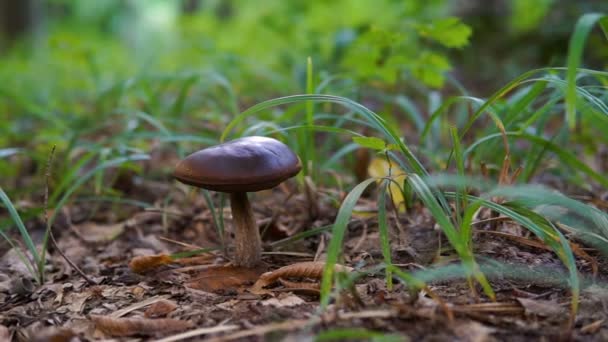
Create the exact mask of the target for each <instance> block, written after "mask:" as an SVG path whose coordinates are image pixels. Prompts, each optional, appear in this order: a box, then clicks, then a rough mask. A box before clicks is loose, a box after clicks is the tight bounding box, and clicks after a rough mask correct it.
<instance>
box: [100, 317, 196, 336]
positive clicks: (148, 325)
mask: <svg viewBox="0 0 608 342" xmlns="http://www.w3.org/2000/svg"><path fill="white" fill-rule="evenodd" d="M91 320H92V321H93V322H94V323H95V326H96V327H97V329H99V330H101V331H103V332H104V333H106V334H108V335H110V336H131V335H150V334H155V333H159V332H172V331H180V330H186V329H188V328H191V327H192V326H193V324H192V323H191V322H188V321H182V320H179V319H173V318H158V319H152V318H113V317H109V316H99V315H91Z"/></svg>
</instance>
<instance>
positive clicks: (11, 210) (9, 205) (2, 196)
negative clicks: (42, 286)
mask: <svg viewBox="0 0 608 342" xmlns="http://www.w3.org/2000/svg"><path fill="white" fill-rule="evenodd" d="M0 201H2V204H4V207H5V208H6V209H7V210H8V214H9V215H10V217H11V219H12V220H13V222H14V223H15V225H16V226H17V229H18V230H19V234H21V238H22V239H23V243H25V246H26V247H27V249H28V250H29V251H30V253H32V257H33V258H34V262H35V264H36V265H39V264H40V260H41V257H40V254H39V253H38V250H37V249H36V245H35V244H34V241H32V237H31V236H30V233H29V232H28V231H27V228H25V225H24V224H23V221H22V220H21V216H19V213H18V212H17V209H16V208H15V206H14V205H13V202H11V199H10V198H9V197H8V195H7V194H6V193H5V192H4V190H3V189H2V187H0ZM35 274H38V273H35ZM36 280H37V281H38V282H39V283H40V282H41V279H38V278H37V279H36Z"/></svg>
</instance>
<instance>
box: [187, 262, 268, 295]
mask: <svg viewBox="0 0 608 342" xmlns="http://www.w3.org/2000/svg"><path fill="white" fill-rule="evenodd" d="M262 272H264V270H263V269H262V268H248V267H240V266H216V267H210V268H207V269H204V270H202V271H201V272H199V273H198V274H197V275H193V277H192V279H191V280H190V281H188V282H187V283H186V287H188V288H192V289H197V290H203V291H205V292H220V291H222V292H223V291H226V290H230V289H237V288H239V287H241V286H243V285H249V284H251V283H253V282H254V281H255V280H256V279H258V278H259V276H260V274H262Z"/></svg>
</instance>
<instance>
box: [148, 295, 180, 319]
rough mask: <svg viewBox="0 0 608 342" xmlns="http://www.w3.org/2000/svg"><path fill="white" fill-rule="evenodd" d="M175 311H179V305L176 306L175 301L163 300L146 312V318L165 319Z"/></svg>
mask: <svg viewBox="0 0 608 342" xmlns="http://www.w3.org/2000/svg"><path fill="white" fill-rule="evenodd" d="M175 309H177V304H175V302H174V301H171V300H167V299H162V300H159V301H158V302H156V303H154V304H152V305H150V306H149V307H148V308H147V309H146V311H144V316H145V317H146V318H157V317H164V316H167V315H168V314H169V313H171V312H172V311H174V310H175Z"/></svg>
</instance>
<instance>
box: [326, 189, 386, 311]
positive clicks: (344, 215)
mask: <svg viewBox="0 0 608 342" xmlns="http://www.w3.org/2000/svg"><path fill="white" fill-rule="evenodd" d="M375 181H376V180H375V179H374V178H370V179H366V180H365V181H363V182H361V183H359V184H358V185H357V186H355V187H354V188H353V189H352V190H351V191H350V192H349V193H348V195H347V196H346V198H345V199H344V201H343V202H342V205H341V206H340V210H339V211H338V216H336V221H335V222H334V225H333V229H332V237H331V240H330V241H329V246H328V247H327V259H326V261H325V269H324V270H323V279H322V280H321V301H320V302H321V307H322V308H324V307H326V306H327V304H329V299H330V298H329V294H330V292H331V285H332V283H333V279H334V267H335V265H336V263H337V262H338V257H339V255H340V252H341V251H342V242H343V240H344V233H345V232H346V227H347V226H348V222H349V221H350V217H351V215H352V213H353V209H354V208H355V205H356V204H357V201H358V200H359V197H361V195H362V194H363V191H365V189H366V188H367V187H368V186H369V185H370V184H372V183H374V182H375Z"/></svg>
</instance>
